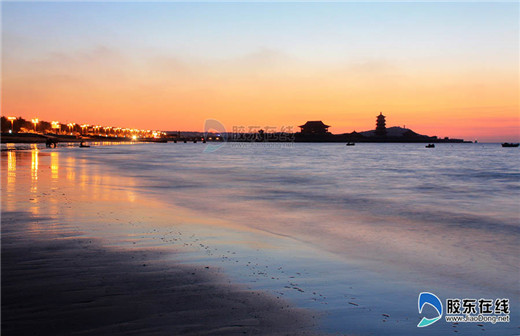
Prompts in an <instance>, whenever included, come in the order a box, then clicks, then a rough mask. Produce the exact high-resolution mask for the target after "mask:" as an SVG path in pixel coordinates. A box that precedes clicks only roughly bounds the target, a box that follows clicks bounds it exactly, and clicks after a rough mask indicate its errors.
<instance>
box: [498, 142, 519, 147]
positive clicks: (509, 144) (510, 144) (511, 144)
mask: <svg viewBox="0 0 520 336" xmlns="http://www.w3.org/2000/svg"><path fill="white" fill-rule="evenodd" d="M518 145H520V144H518V143H510V142H504V143H503V144H502V147H518Z"/></svg>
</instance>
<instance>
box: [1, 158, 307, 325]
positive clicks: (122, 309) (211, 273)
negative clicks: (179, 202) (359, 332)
mask: <svg viewBox="0 0 520 336" xmlns="http://www.w3.org/2000/svg"><path fill="white" fill-rule="evenodd" d="M40 154H41V153H40ZM2 155H3V157H2V164H3V167H2V168H3V169H2V175H3V176H2V182H3V186H4V187H6V188H3V195H2V334H3V335H36V334H38V335H75V334H78V335H83V334H89V335H112V334H125V335H235V334H237V335H238V334H240V335H242V334H250V335H308V334H315V328H314V322H315V318H314V316H313V313H312V312H309V311H305V310H303V309H298V308H295V307H292V306H291V305H290V304H289V303H287V302H285V301H284V300H282V299H280V298H276V297H273V296H272V295H268V294H266V293H265V292H261V291H254V290H249V289H246V288H245V287H243V286H240V285H235V284H231V283H229V280H228V278H227V277H226V276H225V275H223V274H222V273H220V270H218V269H215V268H214V267H213V266H211V267H210V266H204V265H187V264H184V263H181V262H176V261H174V260H175V258H177V259H180V258H182V254H179V255H176V252H175V250H174V249H157V248H155V249H154V248H150V249H148V248H146V246H142V247H141V246H139V244H138V245H137V246H136V247H134V248H133V249H128V248H124V247H121V248H115V247H114V246H111V245H110V244H108V243H107V242H108V241H109V239H110V238H109V237H108V236H103V237H101V236H99V237H96V236H95V235H93V234H92V232H90V233H88V234H87V233H86V232H85V231H86V230H85V225H87V224H88V223H89V222H88V220H90V221H92V223H93V222H94V221H95V222H96V223H97V224H96V225H98V226H99V227H103V226H107V227H109V226H110V225H112V224H111V221H113V220H110V219H101V218H103V216H105V215H107V214H108V213H109V212H110V213H111V214H112V215H114V213H115V214H116V215H117V216H119V215H124V212H125V211H126V209H122V208H121V206H120V204H119V203H111V205H107V204H106V197H105V198H103V199H96V196H94V195H95V193H96V192H99V191H100V190H98V189H99V186H98V187H96V188H98V189H96V190H94V191H92V190H90V191H89V186H88V185H83V184H81V183H79V184H78V183H77V178H78V177H80V176H77V175H74V176H75V177H74V180H71V179H70V176H72V175H71V174H72V171H73V169H74V167H72V166H71V167H69V168H67V169H71V170H70V171H69V172H68V173H66V174H63V173H61V175H59V176H58V175H57V173H56V172H55V171H54V170H56V169H54V170H53V166H52V157H50V158H49V157H48V156H43V157H40V159H37V161H36V163H35V154H34V152H33V153H31V152H17V153H11V154H5V155H4V154H2ZM7 155H11V156H15V160H16V163H15V168H13V166H12V165H13V162H12V160H13V158H8V159H9V160H10V161H9V160H6V159H7V158H6V156H7ZM36 155H38V154H36ZM49 159H51V160H49ZM31 160H32V162H31ZM6 161H9V162H6ZM8 164H10V165H11V166H8ZM61 171H62V172H63V171H64V168H63V167H61ZM53 172H54V174H55V175H53ZM80 178H81V177H80ZM67 180H69V181H68V182H67ZM13 185H15V186H16V187H15V188H14V187H13ZM71 188H72V189H71ZM108 189H109V188H108V187H107V190H108ZM79 191H81V193H79V195H81V196H78V192H79ZM114 193H115V194H114ZM109 194H110V195H111V196H113V197H115V196H114V195H119V196H121V195H122V194H124V192H121V191H114V190H112V191H111V193H109ZM73 195H74V196H73ZM105 196H106V195H105ZM85 200H90V201H88V204H86V205H85V203H87V201H85ZM121 202H122V203H123V202H124V200H121ZM75 205H77V207H75ZM103 206H104V207H103ZM132 207H133V208H132V209H133V210H132V213H127V218H121V219H123V220H127V221H129V222H130V221H135V220H137V219H138V218H135V216H134V215H135V213H136V211H144V212H145V211H147V209H146V208H145V207H146V206H145V205H144V206H140V205H136V204H134V205H133V206H132ZM85 208H88V209H91V210H92V214H89V213H86V211H85ZM24 209H25V210H24ZM75 211H77V214H78V216H77V217H72V216H71V215H70V214H74V212H75ZM132 216H133V217H132ZM105 217H106V216H105ZM86 219H87V220H86ZM118 219H119V218H118ZM86 223H87V224H86ZM92 223H91V224H92ZM92 225H94V224H92ZM114 225H115V224H114ZM94 231H95V230H94ZM112 231H117V229H115V227H114V228H113V229H112ZM106 232H109V231H106ZM112 234H114V235H118V234H120V233H118V232H115V233H114V232H112ZM125 234H126V233H123V234H122V235H123V236H124V235H125ZM107 235H108V234H107ZM116 245H117V244H116ZM172 256H173V257H172Z"/></svg>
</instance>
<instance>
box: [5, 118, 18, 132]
mask: <svg viewBox="0 0 520 336" xmlns="http://www.w3.org/2000/svg"><path fill="white" fill-rule="evenodd" d="M7 119H8V120H10V121H11V133H14V121H15V120H16V117H7Z"/></svg>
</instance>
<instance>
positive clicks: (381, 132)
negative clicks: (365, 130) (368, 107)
mask: <svg viewBox="0 0 520 336" xmlns="http://www.w3.org/2000/svg"><path fill="white" fill-rule="evenodd" d="M376 135H377V136H386V120H385V116H384V115H383V112H379V115H378V116H377V120H376Z"/></svg>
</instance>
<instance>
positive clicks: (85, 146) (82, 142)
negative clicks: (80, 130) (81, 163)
mask: <svg viewBox="0 0 520 336" xmlns="http://www.w3.org/2000/svg"><path fill="white" fill-rule="evenodd" d="M79 146H80V147H83V148H88V147H90V146H89V145H87V143H86V142H85V141H81V142H80V143H79Z"/></svg>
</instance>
